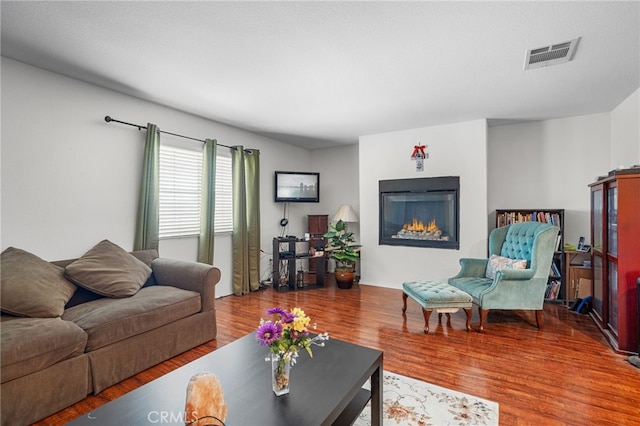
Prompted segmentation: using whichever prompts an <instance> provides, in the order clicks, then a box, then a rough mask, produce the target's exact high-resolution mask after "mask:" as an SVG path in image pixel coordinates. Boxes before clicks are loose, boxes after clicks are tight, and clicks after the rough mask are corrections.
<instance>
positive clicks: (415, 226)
mask: <svg viewBox="0 0 640 426" xmlns="http://www.w3.org/2000/svg"><path fill="white" fill-rule="evenodd" d="M402 229H404V230H405V231H413V232H432V233H433V232H438V231H440V228H438V225H436V220H435V219H433V220H432V221H431V222H429V223H428V224H426V225H425V223H424V222H423V221H421V220H418V219H417V218H415V217H414V218H413V222H412V223H405V224H404V225H403V226H402Z"/></svg>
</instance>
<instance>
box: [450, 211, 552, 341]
mask: <svg viewBox="0 0 640 426" xmlns="http://www.w3.org/2000/svg"><path fill="white" fill-rule="evenodd" d="M559 230H560V229H559V228H558V227H557V226H553V225H549V224H546V223H541V222H522V223H515V224H512V225H507V226H503V227H501V228H496V229H494V230H493V231H491V234H489V256H491V255H492V254H495V255H499V256H503V257H508V258H510V259H525V260H526V261H527V267H526V269H503V270H498V271H496V272H495V277H494V278H493V279H491V278H487V277H486V276H485V274H486V269H487V263H488V262H489V259H469V258H463V259H460V266H461V267H462V268H461V270H460V272H459V273H458V275H456V276H455V277H452V278H449V284H451V285H452V286H454V287H456V288H459V289H460V290H463V291H465V292H466V293H469V294H470V295H471V297H473V303H475V304H476V305H478V312H479V313H480V328H479V330H478V331H483V330H484V323H485V320H486V318H487V314H488V313H489V310H490V309H522V310H535V312H536V325H537V326H538V328H542V312H543V304H544V293H545V290H546V287H547V280H548V278H549V270H550V268H551V260H552V258H553V253H554V251H555V248H556V238H557V235H558V232H559Z"/></svg>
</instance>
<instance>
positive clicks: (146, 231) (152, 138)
mask: <svg viewBox="0 0 640 426" xmlns="http://www.w3.org/2000/svg"><path fill="white" fill-rule="evenodd" d="M159 163H160V131H159V129H158V126H156V125H155V124H151V123H148V124H147V140H146V142H145V145H144V160H143V163H142V185H141V188H140V200H139V202H138V217H137V219H136V234H135V237H134V241H133V249H134V250H147V249H156V250H157V249H158V240H159V237H158V234H159V232H160V231H159V229H160V208H159V192H160V190H159V176H160V164H159Z"/></svg>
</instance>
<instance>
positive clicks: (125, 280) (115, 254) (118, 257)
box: [65, 240, 151, 298]
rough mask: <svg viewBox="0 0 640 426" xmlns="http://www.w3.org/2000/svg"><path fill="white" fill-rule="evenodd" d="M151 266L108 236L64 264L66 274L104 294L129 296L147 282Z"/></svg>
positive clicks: (82, 285) (69, 277)
mask: <svg viewBox="0 0 640 426" xmlns="http://www.w3.org/2000/svg"><path fill="white" fill-rule="evenodd" d="M150 275H151V268H150V267H149V266H147V265H145V264H144V262H142V261H140V260H138V259H137V258H136V257H135V256H133V255H131V254H130V253H127V252H126V251H125V250H124V249H122V248H121V247H119V246H117V245H116V244H114V243H112V242H111V241H109V240H103V241H101V242H99V243H98V244H96V245H95V246H94V247H93V248H92V249H91V250H89V251H88V252H86V253H85V254H84V255H83V256H82V257H81V258H80V259H78V260H76V261H74V262H72V263H70V264H69V265H67V266H66V268H65V276H66V277H67V278H68V279H70V280H71V281H73V282H74V283H76V284H77V285H79V286H80V287H84V288H86V289H87V290H91V291H92V292H94V293H97V294H100V295H102V296H107V297H114V298H121V297H129V296H132V295H134V294H136V292H137V291H138V290H140V288H141V287H142V286H143V285H144V283H145V282H146V281H147V278H149V276H150Z"/></svg>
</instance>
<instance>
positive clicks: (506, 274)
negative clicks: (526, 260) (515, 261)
mask: <svg viewBox="0 0 640 426" xmlns="http://www.w3.org/2000/svg"><path fill="white" fill-rule="evenodd" d="M534 275H535V271H534V270H533V269H500V270H498V271H496V281H503V280H514V281H518V280H530V279H531V278H533V276H534Z"/></svg>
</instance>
